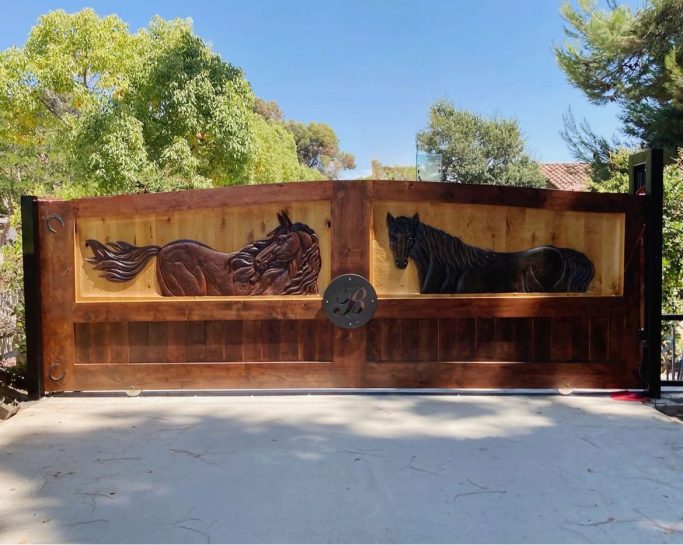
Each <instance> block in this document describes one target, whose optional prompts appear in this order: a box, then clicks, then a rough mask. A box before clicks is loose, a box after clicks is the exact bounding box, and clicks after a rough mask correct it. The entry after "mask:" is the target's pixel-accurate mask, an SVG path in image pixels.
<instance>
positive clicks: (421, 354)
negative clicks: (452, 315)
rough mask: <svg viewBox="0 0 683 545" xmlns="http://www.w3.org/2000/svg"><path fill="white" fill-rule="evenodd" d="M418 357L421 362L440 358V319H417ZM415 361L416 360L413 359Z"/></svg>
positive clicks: (434, 360)
mask: <svg viewBox="0 0 683 545" xmlns="http://www.w3.org/2000/svg"><path fill="white" fill-rule="evenodd" d="M417 322H418V358H417V361H420V362H430V361H432V362H436V361H438V360H439V320H435V319H431V320H417ZM413 361H414V360H413Z"/></svg>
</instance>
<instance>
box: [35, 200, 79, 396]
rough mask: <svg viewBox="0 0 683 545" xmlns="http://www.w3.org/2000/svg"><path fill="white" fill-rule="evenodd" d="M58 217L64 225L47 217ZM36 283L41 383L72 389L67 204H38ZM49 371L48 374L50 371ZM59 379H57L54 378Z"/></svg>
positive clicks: (71, 282) (71, 234)
mask: <svg viewBox="0 0 683 545" xmlns="http://www.w3.org/2000/svg"><path fill="white" fill-rule="evenodd" d="M52 215H58V216H59V217H61V218H62V220H63V222H64V225H63V226H62V225H60V224H58V223H56V222H54V221H53V222H52V225H53V227H54V232H51V231H50V230H48V228H47V223H46V219H47V218H48V216H52ZM38 225H39V227H38V229H39V241H40V252H39V254H40V281H41V295H42V327H43V384H44V387H45V391H47V392H59V391H68V390H72V389H73V388H74V384H75V383H74V363H75V360H76V354H75V346H74V328H73V324H72V321H71V308H72V305H73V301H74V231H75V220H74V215H73V212H72V209H71V206H70V205H69V203H67V202H60V201H39V202H38ZM51 369H52V371H51ZM60 377H63V378H62V379H61V380H54V378H60Z"/></svg>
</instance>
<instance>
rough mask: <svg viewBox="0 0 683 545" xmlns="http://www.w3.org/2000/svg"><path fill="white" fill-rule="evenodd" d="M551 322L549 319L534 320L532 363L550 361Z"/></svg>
mask: <svg viewBox="0 0 683 545" xmlns="http://www.w3.org/2000/svg"><path fill="white" fill-rule="evenodd" d="M550 322H551V320H550V319H549V318H533V320H532V332H531V339H532V341H531V342H532V348H531V354H532V356H531V357H532V361H550V335H551V331H550V329H551V326H550Z"/></svg>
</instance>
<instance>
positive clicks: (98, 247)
mask: <svg viewBox="0 0 683 545" xmlns="http://www.w3.org/2000/svg"><path fill="white" fill-rule="evenodd" d="M277 219H278V226H277V228H275V229H274V230H273V231H271V232H270V233H268V234H267V235H266V238H264V239H262V240H257V241H255V242H252V243H251V244H247V245H246V246H244V247H243V248H242V249H241V250H239V251H237V252H234V253H229V254H226V253H222V252H218V251H216V250H214V249H212V248H210V247H209V246H207V245H206V244H203V243H201V242H196V241H194V240H176V241H173V242H169V243H168V244H166V245H165V246H142V247H137V246H133V245H132V244H129V243H127V242H122V241H119V242H109V243H107V244H102V243H101V242H99V241H97V240H88V241H86V243H85V245H86V246H87V247H89V248H91V249H92V252H93V257H90V258H87V261H88V262H89V263H91V264H93V265H95V269H96V270H98V271H101V272H100V276H102V277H103V278H106V279H107V280H110V281H112V282H127V281H128V280H132V279H133V278H134V277H135V276H136V275H137V274H138V273H140V271H142V269H144V267H145V265H146V264H147V262H148V261H149V260H150V259H151V258H152V257H155V256H156V258H157V263H156V276H157V280H158V282H159V286H160V288H161V294H162V295H165V296H174V295H175V296H179V295H192V296H198V295H307V294H317V293H318V273H319V272H320V265H321V261H320V247H319V241H318V237H317V235H316V234H315V231H314V230H313V229H311V228H310V227H308V226H307V225H304V224H303V223H292V221H291V220H290V219H289V217H288V216H287V214H286V213H285V212H284V211H283V212H282V213H281V214H278V215H277Z"/></svg>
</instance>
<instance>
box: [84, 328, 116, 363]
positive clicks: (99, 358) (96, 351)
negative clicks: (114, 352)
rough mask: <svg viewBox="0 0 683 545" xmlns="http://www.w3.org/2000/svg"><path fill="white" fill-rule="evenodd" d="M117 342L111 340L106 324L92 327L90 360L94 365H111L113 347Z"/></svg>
mask: <svg viewBox="0 0 683 545" xmlns="http://www.w3.org/2000/svg"><path fill="white" fill-rule="evenodd" d="M115 342H116V341H115V340H114V339H111V338H109V328H108V327H107V324H106V323H94V324H91V326H90V358H91V360H92V362H93V363H109V362H110V361H111V359H110V354H111V346H112V345H113V344H114V343H115Z"/></svg>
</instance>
